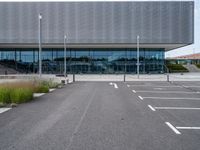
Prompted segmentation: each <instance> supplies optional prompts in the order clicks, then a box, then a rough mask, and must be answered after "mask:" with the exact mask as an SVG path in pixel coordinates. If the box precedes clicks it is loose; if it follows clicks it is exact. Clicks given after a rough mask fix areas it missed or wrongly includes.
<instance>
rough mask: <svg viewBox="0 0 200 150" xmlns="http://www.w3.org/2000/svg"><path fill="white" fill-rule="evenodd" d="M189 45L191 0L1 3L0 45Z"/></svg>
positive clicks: (192, 8) (192, 28)
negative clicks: (64, 39)
mask: <svg viewBox="0 0 200 150" xmlns="http://www.w3.org/2000/svg"><path fill="white" fill-rule="evenodd" d="M39 13H41V14H42V42H43V43H63V37H64V34H66V35H67V42H68V43H75V44H76V43H79V44H87V43H92V44H95V43H98V44H106V43H110V44H112V43H136V36H137V35H139V36H140V37H141V39H140V43H146V44H148V43H150V44H159V43H161V44H170V43H172V44H191V43H193V40H194V39H193V36H194V31H193V30H194V2H192V1H182V2H180V1H176V2H130V1H129V2H1V3H0V18H1V21H0V44H2V43H15V44H18V43H26V44H27V43H38V14H39Z"/></svg>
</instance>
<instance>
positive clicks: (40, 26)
mask: <svg viewBox="0 0 200 150" xmlns="http://www.w3.org/2000/svg"><path fill="white" fill-rule="evenodd" d="M38 19H39V76H40V78H41V77H42V23H41V22H42V15H41V14H39V16H38Z"/></svg>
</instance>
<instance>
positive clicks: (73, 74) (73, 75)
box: [73, 74, 75, 82]
mask: <svg viewBox="0 0 200 150" xmlns="http://www.w3.org/2000/svg"><path fill="white" fill-rule="evenodd" d="M73 82H75V74H73Z"/></svg>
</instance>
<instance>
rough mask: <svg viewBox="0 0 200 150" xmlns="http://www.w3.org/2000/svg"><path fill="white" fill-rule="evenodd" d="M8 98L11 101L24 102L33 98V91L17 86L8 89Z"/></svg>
mask: <svg viewBox="0 0 200 150" xmlns="http://www.w3.org/2000/svg"><path fill="white" fill-rule="evenodd" d="M10 99H11V101H12V103H16V104H19V103H24V102H27V101H30V100H32V99H33V91H32V90H31V89H25V88H18V89H12V90H11V91H10Z"/></svg>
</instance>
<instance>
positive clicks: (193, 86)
mask: <svg viewBox="0 0 200 150" xmlns="http://www.w3.org/2000/svg"><path fill="white" fill-rule="evenodd" d="M183 87H186V88H187V87H200V86H195V85H191V86H190V85H183Z"/></svg>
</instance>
